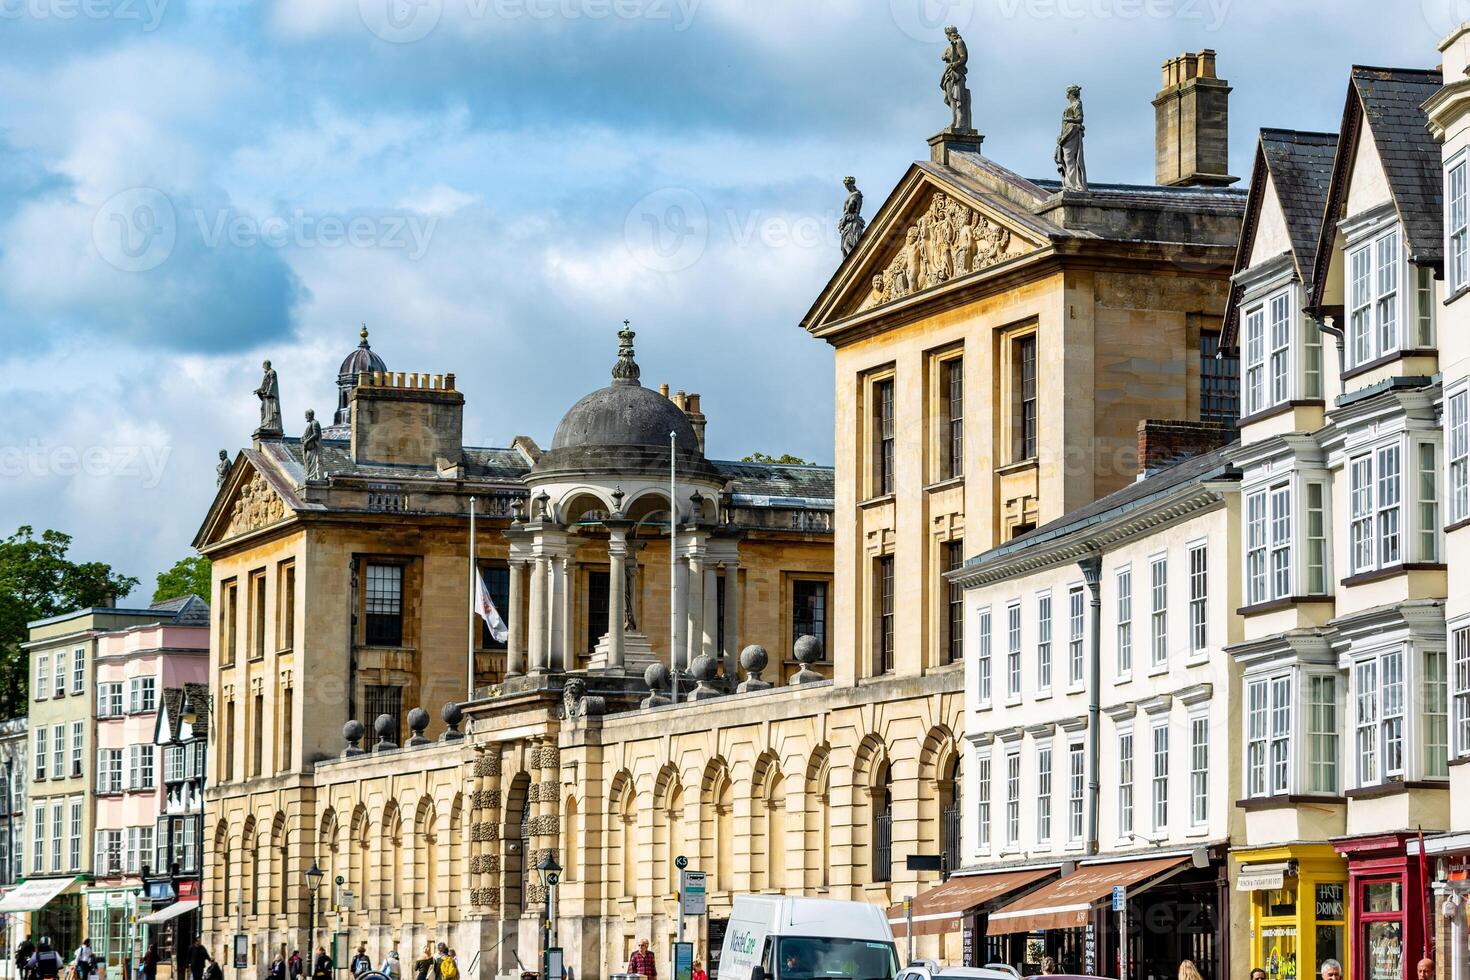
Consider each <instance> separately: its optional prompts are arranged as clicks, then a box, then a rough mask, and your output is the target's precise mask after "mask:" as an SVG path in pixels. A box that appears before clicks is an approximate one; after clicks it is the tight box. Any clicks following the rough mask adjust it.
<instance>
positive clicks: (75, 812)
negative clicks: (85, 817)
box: [66, 796, 82, 871]
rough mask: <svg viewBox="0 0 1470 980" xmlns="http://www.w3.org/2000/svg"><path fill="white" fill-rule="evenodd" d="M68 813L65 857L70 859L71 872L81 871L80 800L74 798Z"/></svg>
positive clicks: (78, 797) (76, 797)
mask: <svg viewBox="0 0 1470 980" xmlns="http://www.w3.org/2000/svg"><path fill="white" fill-rule="evenodd" d="M68 809H69V810H70V813H69V815H68V820H67V824H68V825H67V830H68V831H69V834H68V835H67V850H66V854H67V857H68V858H69V859H70V860H69V862H68V863H69V864H70V865H71V870H73V871H80V870H82V798H81V797H80V796H74V797H72V800H71V805H70V806H69V807H68Z"/></svg>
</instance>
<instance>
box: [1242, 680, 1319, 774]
mask: <svg viewBox="0 0 1470 980" xmlns="http://www.w3.org/2000/svg"><path fill="white" fill-rule="evenodd" d="M1244 697H1245V717H1244V725H1245V792H1246V796H1247V797H1249V798H1261V797H1272V796H1288V795H1291V794H1295V793H1312V794H1320V795H1335V794H1336V793H1338V792H1339V786H1338V778H1337V767H1338V745H1337V737H1338V736H1337V731H1338V721H1339V716H1338V702H1337V697H1338V687H1337V674H1336V670H1335V668H1331V669H1327V668H1322V667H1318V668H1316V669H1313V670H1301V669H1300V668H1298V667H1285V668H1277V669H1275V670H1272V671H1269V672H1263V673H1260V674H1254V675H1247V677H1246V679H1245V686H1244ZM1298 719H1300V722H1298Z"/></svg>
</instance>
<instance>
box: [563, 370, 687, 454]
mask: <svg viewBox="0 0 1470 980" xmlns="http://www.w3.org/2000/svg"><path fill="white" fill-rule="evenodd" d="M670 432H672V433H674V445H675V446H676V447H677V449H678V451H679V452H680V453H687V454H689V455H691V456H698V455H701V453H700V451H699V439H698V438H697V437H696V436H695V435H694V426H692V425H690V424H689V417H688V416H687V415H685V414H684V413H683V412H682V411H680V410H679V407H678V406H677V405H675V404H674V403H673V402H671V401H669V399H667V398H665V397H664V396H663V395H660V394H659V393H658V392H656V391H650V390H649V389H647V388H644V387H643V386H642V385H640V384H639V383H638V382H637V381H636V380H635V381H633V382H631V383H621V384H619V383H613V384H610V385H608V386H607V387H606V388H599V389H597V390H596V391H594V392H592V393H591V394H590V395H586V396H585V397H583V398H582V399H581V400H580V401H578V402H577V404H575V405H573V406H572V407H571V410H570V411H568V412H567V414H566V415H564V416H562V420H561V423H560V424H559V425H558V426H557V427H556V435H555V436H553V437H552V440H551V448H552V449H553V450H557V449H580V448H582V447H589V446H590V447H601V446H650V447H659V448H666V447H667V446H668V444H669V433H670Z"/></svg>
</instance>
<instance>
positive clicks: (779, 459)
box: [740, 452, 808, 466]
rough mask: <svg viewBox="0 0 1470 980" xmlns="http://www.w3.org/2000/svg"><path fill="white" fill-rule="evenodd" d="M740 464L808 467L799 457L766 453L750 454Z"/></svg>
mask: <svg viewBox="0 0 1470 980" xmlns="http://www.w3.org/2000/svg"><path fill="white" fill-rule="evenodd" d="M740 462H742V463H775V464H777V465H780V466H806V465H808V464H807V461H806V460H804V459H802V458H801V457H800V456H793V455H791V454H790V453H782V454H781V455H780V456H771V455H769V454H767V453H762V452H754V453H751V454H750V455H749V456H746V457H745V458H744V459H742V460H741V461H740Z"/></svg>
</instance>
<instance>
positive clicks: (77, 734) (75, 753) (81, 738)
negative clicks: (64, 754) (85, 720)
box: [71, 721, 86, 778]
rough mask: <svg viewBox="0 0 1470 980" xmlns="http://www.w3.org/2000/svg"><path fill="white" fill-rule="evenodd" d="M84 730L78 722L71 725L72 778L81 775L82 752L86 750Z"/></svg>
mask: <svg viewBox="0 0 1470 980" xmlns="http://www.w3.org/2000/svg"><path fill="white" fill-rule="evenodd" d="M85 741H86V734H85V729H84V728H83V724H82V722H80V721H74V722H72V723H71V775H72V777H73V778H75V777H78V776H81V775H82V750H83V749H84V748H86V746H85V745H84V744H83V743H84V742H85Z"/></svg>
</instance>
